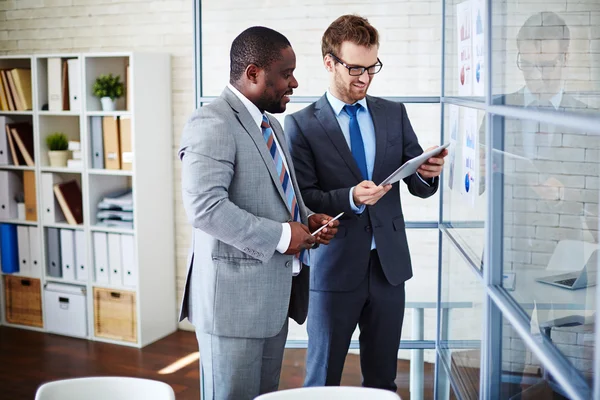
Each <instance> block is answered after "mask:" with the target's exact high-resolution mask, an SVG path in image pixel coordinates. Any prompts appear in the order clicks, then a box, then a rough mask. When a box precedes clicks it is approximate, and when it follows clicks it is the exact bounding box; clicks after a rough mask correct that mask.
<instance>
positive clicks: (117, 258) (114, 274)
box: [108, 233, 123, 286]
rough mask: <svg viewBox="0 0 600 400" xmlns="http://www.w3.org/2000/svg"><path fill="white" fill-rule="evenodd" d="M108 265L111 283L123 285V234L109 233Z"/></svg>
mask: <svg viewBox="0 0 600 400" xmlns="http://www.w3.org/2000/svg"><path fill="white" fill-rule="evenodd" d="M108 267H109V270H110V273H109V282H110V284H111V285H115V286H121V285H123V273H122V271H123V261H122V258H121V235H120V234H118V233H109V234H108Z"/></svg>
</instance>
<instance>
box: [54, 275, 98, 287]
mask: <svg viewBox="0 0 600 400" xmlns="http://www.w3.org/2000/svg"><path fill="white" fill-rule="evenodd" d="M44 283H65V284H68V285H78V286H87V284H88V283H87V281H85V282H84V281H76V280H73V279H64V278H55V277H52V276H46V278H45V279H44Z"/></svg>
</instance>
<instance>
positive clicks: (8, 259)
mask: <svg viewBox="0 0 600 400" xmlns="http://www.w3.org/2000/svg"><path fill="white" fill-rule="evenodd" d="M17 240H18V239H17V227H16V225H13V224H0V257H2V258H1V259H0V261H2V272H4V273H5V274H14V273H16V272H19V248H18V244H17Z"/></svg>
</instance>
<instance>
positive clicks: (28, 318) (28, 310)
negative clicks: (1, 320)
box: [4, 275, 44, 328]
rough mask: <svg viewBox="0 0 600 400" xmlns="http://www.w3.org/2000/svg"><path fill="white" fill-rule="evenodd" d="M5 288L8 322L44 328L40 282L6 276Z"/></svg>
mask: <svg viewBox="0 0 600 400" xmlns="http://www.w3.org/2000/svg"><path fill="white" fill-rule="evenodd" d="M4 288H5V300H6V301H5V303H6V322H8V323H10V324H16V325H27V326H34V327H37V328H43V327H44V321H43V318H42V292H41V283H40V280H39V279H33V278H23V277H20V276H12V275H6V276H4Z"/></svg>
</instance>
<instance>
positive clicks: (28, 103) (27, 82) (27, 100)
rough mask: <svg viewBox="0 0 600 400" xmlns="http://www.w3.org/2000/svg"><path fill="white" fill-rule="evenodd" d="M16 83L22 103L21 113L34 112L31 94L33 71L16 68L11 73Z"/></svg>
mask: <svg viewBox="0 0 600 400" xmlns="http://www.w3.org/2000/svg"><path fill="white" fill-rule="evenodd" d="M10 73H11V75H12V77H13V80H14V82H15V89H16V91H17V96H18V97H19V100H20V103H21V109H19V111H26V110H33V101H32V97H33V96H32V93H31V70H30V69H25V68H14V69H12V70H11V71H10Z"/></svg>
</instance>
